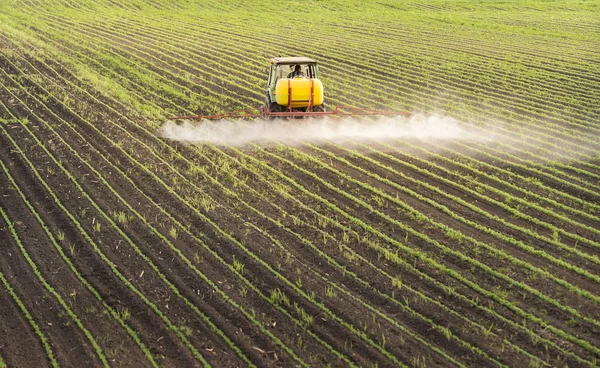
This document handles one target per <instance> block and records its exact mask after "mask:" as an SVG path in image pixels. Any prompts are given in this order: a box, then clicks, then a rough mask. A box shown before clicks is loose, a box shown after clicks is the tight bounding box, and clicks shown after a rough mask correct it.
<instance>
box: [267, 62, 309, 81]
mask: <svg viewBox="0 0 600 368" xmlns="http://www.w3.org/2000/svg"><path fill="white" fill-rule="evenodd" d="M294 69H295V65H293V64H292V65H279V66H278V67H277V71H276V76H277V79H281V78H290V77H291V76H292V74H293V73H294ZM314 70H315V67H314V66H312V65H300V72H301V73H302V75H303V76H304V77H305V78H311V79H312V78H314V77H315V72H314Z"/></svg>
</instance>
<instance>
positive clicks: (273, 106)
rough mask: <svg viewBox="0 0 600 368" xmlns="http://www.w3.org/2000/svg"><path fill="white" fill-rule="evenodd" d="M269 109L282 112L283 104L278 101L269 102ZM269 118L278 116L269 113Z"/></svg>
mask: <svg viewBox="0 0 600 368" xmlns="http://www.w3.org/2000/svg"><path fill="white" fill-rule="evenodd" d="M267 110H268V111H269V112H282V111H283V106H281V105H279V104H278V103H276V102H271V103H270V104H269V106H268V107H267ZM267 119H270V120H273V119H276V117H275V116H272V115H267Z"/></svg>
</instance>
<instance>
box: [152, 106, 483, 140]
mask: <svg viewBox="0 0 600 368" xmlns="http://www.w3.org/2000/svg"><path fill="white" fill-rule="evenodd" d="M467 130H468V127H466V126H464V125H461V123H460V122H459V121H457V120H455V119H454V118H451V117H446V116H439V115H429V116H426V115H421V114H417V115H413V116H412V117H410V118H405V117H402V116H394V117H379V118H376V119H373V118H356V117H345V118H317V119H295V120H262V119H257V120H253V121H243V120H219V121H207V120H205V121H202V122H195V123H194V122H190V121H184V122H183V123H175V122H173V121H168V122H166V123H165V124H164V125H163V126H162V127H161V129H160V131H159V135H160V136H162V137H164V138H168V139H171V140H176V141H180V142H187V143H211V144H215V145H226V146H238V147H239V146H244V145H246V144H248V143H258V144H269V143H274V142H280V143H284V144H288V145H299V144H302V143H305V142H310V143H319V142H323V141H331V142H335V143H337V144H344V142H348V141H354V142H357V141H358V142H361V141H365V142H366V141H372V140H377V141H387V140H393V139H398V138H418V139H438V140H439V139H442V140H443V139H461V138H465V139H466V138H467V136H470V134H469V133H468V132H467ZM470 138H471V139H472V136H471V137H470Z"/></svg>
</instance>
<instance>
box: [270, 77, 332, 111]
mask: <svg viewBox="0 0 600 368" xmlns="http://www.w3.org/2000/svg"><path fill="white" fill-rule="evenodd" d="M275 98H276V102H277V104H278V105H281V106H286V107H287V106H289V103H290V100H291V102H292V108H302V107H309V106H319V105H321V104H323V83H321V81H320V80H318V79H313V78H304V77H300V78H283V79H279V80H278V81H277V86H276V87H275ZM311 100H312V102H311Z"/></svg>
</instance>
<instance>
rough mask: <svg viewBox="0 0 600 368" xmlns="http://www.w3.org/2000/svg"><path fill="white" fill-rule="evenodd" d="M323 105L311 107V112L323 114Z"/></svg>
mask: <svg viewBox="0 0 600 368" xmlns="http://www.w3.org/2000/svg"><path fill="white" fill-rule="evenodd" d="M325 110H326V109H325V104H321V105H319V106H313V108H312V111H314V112H325Z"/></svg>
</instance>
